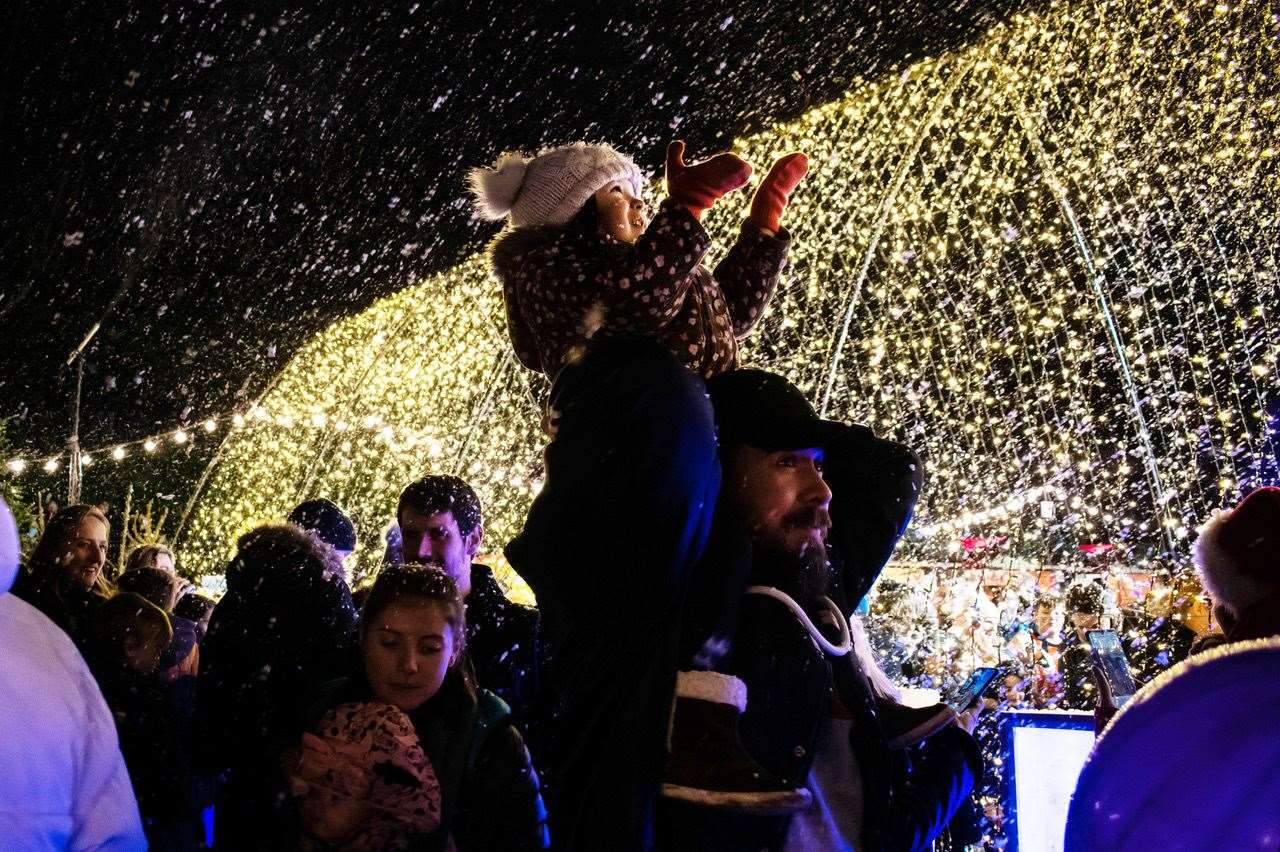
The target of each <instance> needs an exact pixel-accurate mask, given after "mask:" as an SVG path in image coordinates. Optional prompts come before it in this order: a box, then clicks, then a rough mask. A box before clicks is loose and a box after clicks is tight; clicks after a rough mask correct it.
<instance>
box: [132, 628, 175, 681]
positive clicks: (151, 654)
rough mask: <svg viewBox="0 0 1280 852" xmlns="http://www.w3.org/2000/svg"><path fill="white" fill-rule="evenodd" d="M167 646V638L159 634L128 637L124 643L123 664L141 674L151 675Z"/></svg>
mask: <svg viewBox="0 0 1280 852" xmlns="http://www.w3.org/2000/svg"><path fill="white" fill-rule="evenodd" d="M168 644H169V641H168V638H167V637H165V636H161V635H159V634H154V635H151V636H146V637H133V636H130V637H129V638H127V639H125V642H124V657H125V662H127V663H128V664H129V667H130V668H132V669H135V670H137V671H140V672H142V673H143V674H151V673H152V672H154V671H155V670H156V668H157V667H158V666H159V665H160V656H161V655H162V654H163V653H164V649H165V646H166V645H168Z"/></svg>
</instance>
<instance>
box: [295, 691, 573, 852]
mask: <svg viewBox="0 0 1280 852" xmlns="http://www.w3.org/2000/svg"><path fill="white" fill-rule="evenodd" d="M372 700H374V699H373V696H372V692H371V691H370V689H369V685H368V682H367V681H366V680H365V678H364V675H363V673H360V674H357V675H354V676H352V677H351V678H350V679H347V680H342V681H338V682H336V683H332V684H328V685H326V688H325V690H324V695H323V696H322V698H321V700H320V701H319V702H317V703H316V704H315V705H314V706H313V707H312V710H311V713H310V714H309V715H310V716H311V718H312V722H313V724H314V722H315V721H316V720H318V719H319V718H320V716H322V715H323V714H324V712H325V711H326V710H327V709H329V708H331V707H335V706H337V705H339V704H347V703H354V702H364V701H372ZM409 719H410V720H411V721H412V722H413V727H414V729H415V730H416V731H417V733H418V740H419V741H420V742H421V743H422V748H423V751H425V752H426V754H427V757H429V758H430V759H431V764H432V767H433V768H434V769H435V773H436V777H437V778H438V779H439V780H440V788H441V804H442V809H441V827H440V830H439V831H437V832H436V833H434V834H432V835H431V836H430V837H419V838H416V839H415V841H414V843H413V845H412V846H411V848H412V849H414V850H431V852H435V850H444V849H446V848H447V847H448V840H449V836H450V835H452V838H453V843H454V847H455V848H456V849H457V850H458V852H468V851H469V850H490V849H493V850H499V849H500V850H534V849H546V848H547V847H548V845H549V835H548V833H547V812H546V809H545V807H544V806H543V803H542V796H541V792H540V784H539V781H538V773H537V772H536V771H535V770H534V768H533V766H532V763H531V762H530V759H529V752H528V749H526V748H525V745H524V739H523V738H522V737H521V736H520V731H519V730H517V728H516V727H515V726H514V725H513V724H512V723H511V718H510V710H509V709H508V708H507V706H506V704H505V703H504V702H503V701H502V700H501V699H500V698H498V697H497V696H495V695H494V694H493V693H491V692H489V691H488V690H484V689H481V690H476V689H474V688H472V686H471V685H470V684H469V683H467V679H466V677H465V676H464V675H463V674H462V672H461V671H460V670H459V669H458V668H456V667H455V668H454V669H453V670H451V671H450V672H449V673H448V674H447V675H446V676H445V681H444V684H443V685H442V686H441V687H440V691H439V692H438V693H436V695H435V696H434V697H432V698H431V699H430V700H429V701H427V702H426V703H425V704H423V705H422V706H421V707H419V708H418V709H417V710H414V711H413V712H412V713H410V714H409Z"/></svg>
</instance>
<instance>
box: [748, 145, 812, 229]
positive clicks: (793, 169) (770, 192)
mask: <svg viewBox="0 0 1280 852" xmlns="http://www.w3.org/2000/svg"><path fill="white" fill-rule="evenodd" d="M807 171H809V158H808V157H806V156H805V155H804V154H801V153H795V154H787V155H786V156H783V157H779V158H778V159H777V160H776V161H775V162H774V164H773V166H772V167H771V168H770V169H769V173H768V174H767V175H765V176H764V180H762V181H760V186H759V187H757V188H756V194H755V197H754V198H752V199H751V214H750V215H749V216H747V218H748V219H749V220H750V221H751V222H752V223H754V224H755V225H757V226H759V227H760V228H763V229H764V230H766V231H768V232H769V233H770V234H776V233H777V232H778V229H779V228H780V227H782V211H783V209H784V208H785V207H786V206H787V198H788V197H790V195H791V192H792V190H794V189H795V188H796V187H797V186H799V184H800V181H801V179H803V178H804V176H805V172H807Z"/></svg>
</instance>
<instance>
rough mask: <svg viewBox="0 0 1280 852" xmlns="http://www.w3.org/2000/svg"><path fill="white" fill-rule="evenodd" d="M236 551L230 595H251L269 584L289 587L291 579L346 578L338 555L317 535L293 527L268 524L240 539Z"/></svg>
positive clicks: (231, 566) (230, 571) (229, 579)
mask: <svg viewBox="0 0 1280 852" xmlns="http://www.w3.org/2000/svg"><path fill="white" fill-rule="evenodd" d="M236 548H237V549H236V555H235V557H234V558H233V559H232V560H231V563H230V564H229V565H228V566H227V590H228V591H239V592H246V591H250V590H251V589H252V588H254V587H257V586H260V585H262V584H263V582H264V581H267V580H279V581H281V582H282V583H284V584H286V585H287V584H288V583H289V580H290V579H291V576H290V575H292V576H294V577H298V578H301V577H303V576H305V577H308V578H310V579H321V578H328V577H336V578H339V579H341V578H342V577H343V571H342V560H341V559H339V557H338V554H337V552H336V551H334V549H333V548H332V547H330V546H329V545H328V544H326V543H325V542H324V541H323V540H321V538H320V537H319V536H318V535H316V534H315V533H314V532H311V531H309V530H304V529H302V528H301V527H297V526H294V525H293V524H266V525H263V526H260V527H258V528H256V529H252V530H250V531H249V532H247V533H245V534H244V535H242V536H240V539H239V540H238V541H237V542H236ZM344 582H345V581H344ZM271 585H273V586H274V585H276V584H275V583H271Z"/></svg>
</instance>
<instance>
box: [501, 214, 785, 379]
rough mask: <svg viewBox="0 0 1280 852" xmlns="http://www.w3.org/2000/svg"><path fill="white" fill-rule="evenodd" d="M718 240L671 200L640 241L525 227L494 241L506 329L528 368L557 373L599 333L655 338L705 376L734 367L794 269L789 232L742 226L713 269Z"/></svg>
mask: <svg viewBox="0 0 1280 852" xmlns="http://www.w3.org/2000/svg"><path fill="white" fill-rule="evenodd" d="M710 245H711V241H710V238H709V237H708V236H707V232H706V231H705V230H703V227H702V225H701V223H699V222H698V220H697V219H695V218H694V217H693V215H692V214H691V213H689V211H687V210H686V209H685V208H683V207H681V206H679V205H676V204H672V203H671V202H665V203H664V204H663V205H662V206H661V207H660V208H659V209H658V212H657V214H656V215H655V216H654V217H653V220H652V221H651V222H650V223H649V226H648V228H646V229H645V232H644V234H642V235H641V237H640V239H639V240H637V241H636V243H635V245H627V244H625V243H622V242H619V241H617V240H615V239H613V238H611V237H609V236H606V235H586V234H582V233H580V232H577V231H575V230H573V229H572V228H568V229H566V228H523V229H518V230H514V231H510V232H508V233H506V234H504V235H503V236H501V237H500V238H499V239H498V240H497V242H496V243H495V245H494V248H493V254H492V260H493V267H494V271H495V273H496V274H497V276H498V278H499V279H500V280H501V281H502V285H503V295H504V297H505V300H506V306H507V328H508V331H509V332H510V334H511V340H512V343H513V344H514V346H515V350H516V355H517V356H518V357H519V358H520V361H521V363H523V364H524V365H525V366H526V367H528V368H530V369H532V370H537V371H539V372H542V373H546V374H547V375H548V376H554V375H555V373H556V372H557V371H558V370H559V368H560V367H561V366H562V365H563V364H565V363H566V362H567V361H569V360H571V359H573V358H574V357H576V356H577V355H578V354H580V353H581V352H582V351H583V348H584V347H585V345H586V342H587V341H588V340H590V339H592V338H604V337H609V336H632V337H635V336H639V337H652V338H654V339H656V340H658V341H659V342H660V343H662V344H663V345H664V346H666V347H667V348H668V349H669V350H670V351H671V352H672V353H673V354H674V355H675V356H676V357H677V358H679V359H680V360H681V361H682V362H683V363H685V364H687V365H688V366H689V367H690V368H692V369H693V370H695V371H696V372H698V373H701V374H702V375H703V376H704V377H706V378H710V377H712V376H715V375H717V374H719V373H723V372H725V371H727V370H731V369H733V368H734V367H735V366H737V361H738V341H739V340H742V339H744V338H745V337H746V336H747V335H748V334H749V333H750V332H751V330H752V329H753V328H754V327H755V325H756V323H757V322H759V320H760V317H761V315H763V313H764V309H765V307H766V306H767V305H768V304H769V300H770V298H772V297H773V293H774V290H775V289H776V288H777V284H778V278H779V276H780V275H781V273H782V269H783V267H784V266H785V265H786V260H787V250H788V246H789V245H790V237H789V235H788V234H787V233H786V232H785V231H782V232H779V234H778V235H777V236H775V237H770V236H768V235H766V234H765V233H763V232H762V231H760V230H759V229H758V228H757V227H755V226H754V225H752V224H751V223H749V222H748V223H744V224H743V226H742V230H741V232H740V234H739V236H738V239H737V241H736V242H735V243H734V245H733V247H732V248H731V249H730V250H729V252H728V254H727V255H726V256H725V257H724V259H723V260H722V261H721V262H720V263H719V264H718V265H717V266H716V269H715V272H714V274H713V273H712V272H711V271H710V270H708V269H707V268H706V267H704V266H703V265H702V259H703V257H704V256H705V255H706V253H707V250H708V249H709V248H710Z"/></svg>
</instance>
